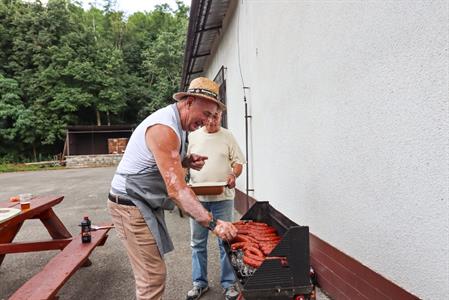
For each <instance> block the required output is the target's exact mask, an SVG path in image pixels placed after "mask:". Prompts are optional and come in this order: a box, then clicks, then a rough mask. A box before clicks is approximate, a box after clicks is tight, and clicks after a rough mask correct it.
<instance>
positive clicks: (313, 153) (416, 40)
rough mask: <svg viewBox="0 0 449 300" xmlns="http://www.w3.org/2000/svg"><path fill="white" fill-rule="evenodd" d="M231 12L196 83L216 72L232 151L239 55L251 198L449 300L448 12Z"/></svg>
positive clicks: (239, 119)
mask: <svg viewBox="0 0 449 300" xmlns="http://www.w3.org/2000/svg"><path fill="white" fill-rule="evenodd" d="M236 2H237V8H236V10H235V12H234V14H233V15H232V17H231V18H230V20H229V26H228V28H227V30H226V31H224V34H223V36H222V39H221V41H220V44H219V47H218V49H217V50H216V53H215V55H214V57H213V58H212V59H211V61H210V65H209V68H208V74H207V75H208V76H210V77H213V76H214V75H215V74H216V72H217V71H218V69H219V68H220V67H221V65H225V66H226V67H227V99H228V103H229V104H228V118H229V119H228V120H229V121H228V122H229V128H230V129H231V130H232V132H233V133H234V135H235V136H236V137H237V139H238V141H239V142H240V144H241V146H242V148H243V147H244V144H245V139H244V138H245V135H244V133H245V132H244V105H243V93H242V91H243V90H242V80H241V76H240V70H239V60H238V57H239V55H238V51H240V65H241V72H242V75H243V81H244V84H245V85H246V86H249V87H250V90H248V92H247V99H248V102H249V107H250V114H251V115H252V119H251V128H250V129H251V135H250V145H251V147H252V150H251V155H250V158H249V161H250V166H251V171H250V177H251V183H250V188H254V190H255V191H254V193H253V194H252V196H254V197H255V198H256V199H257V200H268V201H270V203H271V204H272V205H273V206H274V207H276V208H277V209H278V210H280V211H282V212H283V213H284V214H286V215H287V216H288V217H290V218H291V219H293V220H294V221H296V222H297V223H299V224H303V225H308V226H310V231H311V232H312V233H314V234H315V235H317V236H318V237H320V238H321V239H323V240H325V241H327V242H328V243H330V244H331V245H333V246H334V247H336V248H338V249H340V250H341V251H343V252H345V253H346V254H348V255H350V256H351V257H353V258H355V259H357V260H359V261H360V262H362V263H363V264H364V265H366V266H368V267H370V268H371V269H373V270H374V271H376V272H378V273H380V274H381V275H383V276H384V277H386V278H388V279H389V280H391V281H393V282H395V283H397V284H398V285H399V286H401V287H403V288H405V289H406V290H408V291H409V292H411V293H413V294H415V295H417V296H418V297H421V298H424V299H447V297H448V295H449V279H448V278H449V270H448V264H449V262H448V261H449V257H448V256H449V254H448V253H449V246H448V244H449V242H448V237H449V209H448V200H449V188H448V187H449V180H448V179H449V155H448V150H449V147H448V146H449V144H448V140H449V136H448V132H449V125H448V117H449V114H448V112H449V110H448V104H449V102H448V82H449V81H448V80H449V76H448V43H449V39H448V20H449V13H448V12H449V4H448V2H447V1H388V2H387V1H299V0H298V1H293V0H292V1H279V0H272V1H262V0H260V1H256V0H253V1H250V0H248V1H240V0H239V1H236ZM238 23H240V26H238ZM244 177H245V176H241V178H239V182H238V186H239V188H240V189H241V190H244V189H245V182H244Z"/></svg>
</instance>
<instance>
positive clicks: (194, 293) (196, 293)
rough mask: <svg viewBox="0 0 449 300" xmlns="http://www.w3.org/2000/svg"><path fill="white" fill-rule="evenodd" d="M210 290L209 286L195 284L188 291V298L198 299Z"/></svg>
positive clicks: (191, 299) (188, 299) (190, 299)
mask: <svg viewBox="0 0 449 300" xmlns="http://www.w3.org/2000/svg"><path fill="white" fill-rule="evenodd" d="M208 290H209V287H208V286H206V287H199V286H193V289H191V290H190V291H188V293H187V297H186V300H197V299H200V297H201V296H202V295H204V293H205V292H207V291H208Z"/></svg>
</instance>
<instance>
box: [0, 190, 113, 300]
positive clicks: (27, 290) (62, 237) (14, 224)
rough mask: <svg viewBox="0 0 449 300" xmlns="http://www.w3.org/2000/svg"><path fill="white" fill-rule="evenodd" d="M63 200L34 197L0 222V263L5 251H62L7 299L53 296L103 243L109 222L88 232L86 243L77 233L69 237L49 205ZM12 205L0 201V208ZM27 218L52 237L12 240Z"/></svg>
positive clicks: (15, 204)
mask: <svg viewBox="0 0 449 300" xmlns="http://www.w3.org/2000/svg"><path fill="white" fill-rule="evenodd" d="M63 199H64V197H63V196H42V197H34V198H32V199H31V201H30V202H31V207H30V208H29V209H26V210H21V212H20V213H19V214H18V215H15V216H14V217H12V218H11V219H9V220H6V221H3V222H1V223H0V265H1V263H2V262H3V259H4V258H5V255H6V254H11V253H23V252H34V251H45V250H57V249H59V250H62V251H61V252H60V253H59V254H57V255H56V256H55V257H53V258H52V259H51V260H50V261H49V262H48V263H47V264H46V265H45V266H44V268H43V270H42V271H40V272H39V273H37V274H36V275H34V276H33V277H32V278H31V279H30V280H28V281H27V282H26V283H25V284H24V285H23V286H22V287H20V288H19V289H18V290H17V291H16V292H15V293H14V294H13V295H11V297H10V298H9V299H10V300H25V299H36V300H41V299H56V298H57V292H58V291H59V289H60V288H61V287H62V286H63V285H64V283H65V282H66V281H67V280H68V279H69V278H70V277H71V276H72V275H73V274H74V273H75V272H76V270H78V269H79V268H80V267H82V266H89V265H91V264H92V263H91V262H90V260H89V255H90V254H91V253H92V251H93V250H94V249H95V248H96V247H97V246H102V245H103V244H104V243H105V242H106V240H107V237H108V235H107V232H108V231H109V229H111V228H112V224H104V225H105V226H103V227H100V228H99V229H97V230H94V231H92V232H91V234H92V241H91V242H90V243H82V242H81V237H80V236H76V237H72V235H71V234H70V232H69V231H68V230H67V228H66V227H65V226H64V224H63V223H62V221H61V220H60V219H59V218H58V216H57V215H56V214H55V212H54V211H53V206H55V205H57V204H58V203H60V202H61V201H62V200H63ZM16 207H17V208H19V207H20V204H19V203H18V202H0V209H1V208H16ZM29 219H39V220H41V222H42V223H43V224H44V226H45V228H46V229H47V231H48V233H49V234H50V236H51V237H52V240H45V241H30V242H17V243H16V242H13V240H14V237H15V236H16V235H17V233H18V232H19V230H20V228H21V227H22V225H23V223H24V222H25V221H26V220H29Z"/></svg>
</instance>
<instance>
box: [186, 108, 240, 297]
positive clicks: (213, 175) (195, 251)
mask: <svg viewBox="0 0 449 300" xmlns="http://www.w3.org/2000/svg"><path fill="white" fill-rule="evenodd" d="M221 117H222V111H221V110H220V111H218V112H217V113H216V114H215V115H214V116H213V117H212V118H209V119H208V120H207V121H206V122H205V124H204V125H205V126H204V127H202V128H200V129H198V130H196V131H194V132H193V133H191V134H190V135H189V147H188V153H198V154H201V155H204V156H207V157H208V159H207V161H206V163H205V164H204V166H203V168H202V169H201V170H198V171H197V170H194V169H190V182H191V183H199V182H211V181H213V182H217V181H219V182H220V181H222V182H223V181H224V182H226V183H227V186H226V187H225V189H224V192H223V193H222V194H220V195H208V196H198V199H199V200H200V201H201V204H202V205H203V206H204V208H206V210H208V211H210V212H211V213H212V215H213V216H214V217H215V218H218V219H221V220H224V221H228V222H231V221H233V213H234V196H235V190H234V187H235V181H236V179H237V177H238V176H239V175H240V174H241V173H242V165H243V164H244V163H245V157H244V155H243V153H242V151H241V150H240V147H239V145H238V144H237V142H236V140H235V138H234V136H233V135H232V133H231V132H230V131H228V130H227V129H226V128H223V127H221V125H220V124H221ZM190 228H191V247H192V280H193V289H192V290H190V291H189V292H188V293H187V297H186V299H187V300H193V299H199V298H200V297H201V296H202V295H203V294H204V293H205V292H206V291H207V290H208V288H209V287H208V280H207V238H208V231H207V229H204V228H203V227H202V226H200V225H199V224H198V222H197V221H195V220H193V219H190ZM218 246H219V249H220V263H221V286H222V287H223V288H224V290H225V299H231V300H232V299H237V297H238V292H237V291H236V288H235V285H234V284H235V280H236V279H235V276H234V273H233V270H232V266H231V265H230V264H229V261H228V258H227V257H226V252H225V250H224V248H223V241H222V240H221V239H218Z"/></svg>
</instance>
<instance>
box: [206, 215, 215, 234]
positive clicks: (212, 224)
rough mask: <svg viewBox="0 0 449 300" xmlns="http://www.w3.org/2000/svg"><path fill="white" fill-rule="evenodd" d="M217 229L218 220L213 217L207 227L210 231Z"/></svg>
mask: <svg viewBox="0 0 449 300" xmlns="http://www.w3.org/2000/svg"><path fill="white" fill-rule="evenodd" d="M215 227H217V219H215V218H214V217H212V220H210V222H209V224H208V225H207V229H209V230H210V231H214V229H215Z"/></svg>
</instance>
